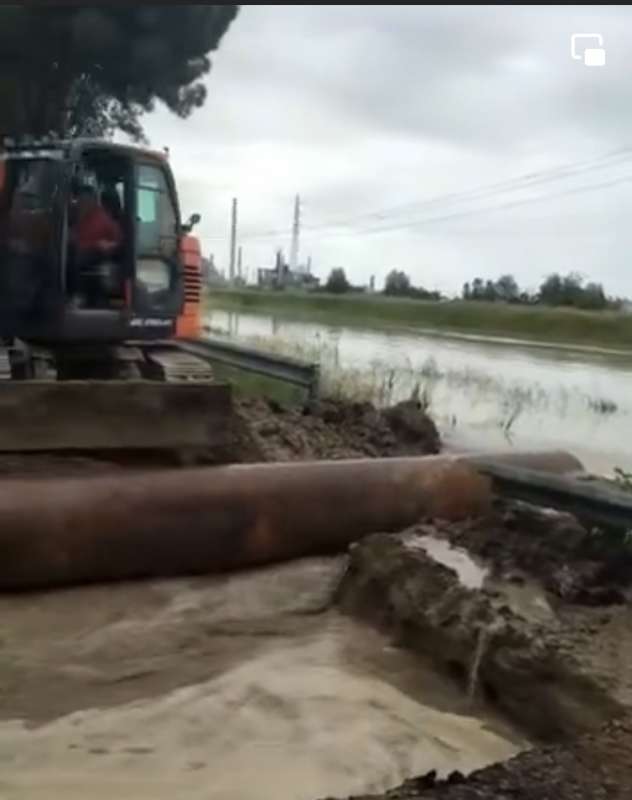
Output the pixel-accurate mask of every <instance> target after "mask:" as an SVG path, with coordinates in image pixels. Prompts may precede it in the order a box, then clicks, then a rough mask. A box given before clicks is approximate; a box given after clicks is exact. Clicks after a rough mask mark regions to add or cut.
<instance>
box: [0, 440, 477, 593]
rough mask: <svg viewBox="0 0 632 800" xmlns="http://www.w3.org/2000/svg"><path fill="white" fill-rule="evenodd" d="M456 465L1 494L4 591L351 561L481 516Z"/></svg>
mask: <svg viewBox="0 0 632 800" xmlns="http://www.w3.org/2000/svg"><path fill="white" fill-rule="evenodd" d="M490 498H491V491H490V484H489V481H488V479H487V478H485V477H483V476H481V475H480V474H479V473H478V472H477V471H476V470H475V469H474V468H473V467H471V466H470V465H468V464H467V463H465V462H464V461H463V460H461V459H459V458H456V457H451V456H432V457H426V458H399V459H376V460H362V461H334V462H319V463H302V464H295V463H293V464H254V465H238V466H229V467H212V468H204V469H188V470H177V471H165V472H153V473H151V474H130V473H121V474H117V475H109V476H99V477H92V478H66V479H61V478H59V479H53V480H45V481H34V480H29V481H18V480H8V481H2V482H1V483H0V589H3V590H24V589H34V588H46V587H53V586H62V585H71V584H78V583H86V582H94V581H108V580H123V579H130V578H140V577H150V576H155V577H158V576H171V575H187V574H188V575H191V574H203V573H211V572H219V571H223V570H229V569H233V568H236V567H241V568H243V567H248V566H252V565H256V564H263V563H266V562H272V561H280V560H284V559H290V558H296V557H300V556H307V555H312V554H318V553H327V552H336V551H341V550H343V549H344V548H345V547H346V546H347V545H348V544H349V543H351V542H353V541H355V540H357V539H359V538H360V537H362V536H364V535H366V534H369V533H372V532H377V531H396V530H400V529H403V528H405V527H407V526H409V525H411V524H414V523H415V522H416V521H418V520H419V519H421V518H422V517H427V516H434V517H442V518H448V519H458V518H463V517H466V516H470V515H475V514H478V513H481V512H483V511H484V510H485V509H486V508H487V507H488V505H489V503H490Z"/></svg>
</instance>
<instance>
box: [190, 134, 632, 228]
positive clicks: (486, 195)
mask: <svg viewBox="0 0 632 800" xmlns="http://www.w3.org/2000/svg"><path fill="white" fill-rule="evenodd" d="M631 158H632V148H627V147H626V148H620V149H619V150H615V151H613V152H611V153H608V154H605V155H602V156H599V157H597V158H593V159H590V160H588V161H583V162H577V163H575V164H569V165H562V166H558V167H554V168H551V169H548V170H541V171H539V172H534V173H527V174H525V175H522V176H518V177H516V178H512V179H508V180H505V181H500V182H496V183H493V184H489V185H487V186H482V187H478V188H475V189H470V190H466V191H463V192H449V193H446V194H443V195H436V196H434V197H431V198H428V199H426V200H422V201H417V202H415V203H409V204H405V205H400V206H395V207H391V209H383V210H382V211H379V212H367V213H365V214H360V215H356V216H354V217H350V218H347V219H346V221H339V222H337V223H320V224H317V225H305V226H303V231H306V232H307V235H309V234H310V233H312V232H315V231H326V230H328V229H333V230H334V231H336V229H338V228H341V227H342V226H343V225H349V224H352V223H353V222H360V221H362V220H363V219H370V218H373V217H378V218H381V219H382V221H386V220H387V219H388V217H389V216H394V217H397V216H401V212H402V211H406V212H407V213H408V214H410V213H412V212H413V211H415V210H421V209H423V208H426V209H429V210H441V208H442V207H444V206H446V205H447V206H448V207H449V206H453V205H455V204H459V203H463V202H471V201H472V200H481V199H492V198H494V197H496V196H499V195H505V194H508V193H515V192H516V191H524V190H526V189H531V188H535V187H536V186H541V185H545V184H548V183H552V182H558V181H561V180H566V179H568V178H573V177H579V176H582V175H584V174H586V173H589V172H593V171H595V170H603V169H609V168H611V167H613V166H620V165H621V164H622V163H625V162H627V161H629V160H630V159H631ZM626 180H628V179H627V178H624V179H616V180H614V181H609V182H605V183H603V184H590V185H588V186H586V187H575V188H570V189H568V190H565V191H563V192H559V193H555V194H553V195H550V196H551V197H560V196H564V195H566V194H574V193H576V192H582V191H588V190H590V189H597V188H605V187H608V186H612V185H615V184H616V183H621V182H625V181H626ZM548 197H549V195H538V196H536V197H534V198H526V199H524V200H519V201H515V202H512V203H506V204H503V205H501V206H493V207H486V208H483V209H469V210H465V211H461V212H455V213H453V214H448V215H445V216H442V217H437V218H434V219H437V220H438V221H439V220H441V221H442V220H443V219H451V218H456V217H460V216H468V215H471V214H478V213H486V212H488V211H493V210H501V209H503V208H512V207H514V206H519V205H527V204H529V203H531V202H535V201H537V200H540V199H542V200H546V199H547V198H548ZM416 224H421V223H419V222H415V221H414V220H413V221H407V222H400V223H398V224H397V225H395V226H386V227H384V228H382V227H378V228H373V227H369V228H365V229H359V230H356V231H354V232H353V233H367V232H379V231H380V230H382V229H384V230H388V229H397V228H405V227H411V226H414V225H416ZM288 233H289V231H287V230H268V231H262V232H260V233H253V234H245V235H244V237H243V238H244V239H248V240H265V239H268V238H277V237H279V236H285V235H288ZM351 234H352V232H351V231H340V230H338V231H337V232H334V233H330V234H329V235H328V238H330V237H333V236H336V237H338V236H349V235H351ZM205 238H206V239H207V240H209V241H210V240H211V239H215V240H219V239H222V237H205Z"/></svg>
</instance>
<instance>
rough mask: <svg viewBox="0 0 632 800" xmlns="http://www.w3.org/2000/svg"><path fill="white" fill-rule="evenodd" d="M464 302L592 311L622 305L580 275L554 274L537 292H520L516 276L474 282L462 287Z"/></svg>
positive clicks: (475, 279)
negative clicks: (561, 307)
mask: <svg viewBox="0 0 632 800" xmlns="http://www.w3.org/2000/svg"><path fill="white" fill-rule="evenodd" d="M463 299H464V300H473V301H485V302H491V303H494V302H503V303H515V304H522V305H545V306H571V307H573V308H583V309H586V310H589V311H601V310H603V309H606V308H613V309H616V308H620V307H621V304H622V301H621V300H619V299H615V298H611V297H608V296H607V295H606V293H605V291H604V288H603V286H602V285H601V284H600V283H594V282H588V283H585V282H584V279H583V278H582V276H581V275H578V274H577V273H576V272H570V273H569V274H568V275H559V274H558V273H557V272H554V273H553V274H552V275H549V276H548V277H547V278H545V279H544V281H542V283H541V284H540V286H539V288H538V290H537V291H536V292H527V291H525V290H523V289H521V288H520V286H519V285H518V282H517V281H516V279H515V278H514V277H513V275H501V277H500V278H498V280H496V281H490V280H487V281H484V280H483V279H482V278H474V280H473V281H472V282H471V283H466V284H464V286H463Z"/></svg>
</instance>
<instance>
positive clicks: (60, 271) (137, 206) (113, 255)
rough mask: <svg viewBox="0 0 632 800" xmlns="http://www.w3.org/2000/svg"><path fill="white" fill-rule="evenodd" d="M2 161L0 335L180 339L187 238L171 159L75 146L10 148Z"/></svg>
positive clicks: (109, 146) (53, 339)
mask: <svg viewBox="0 0 632 800" xmlns="http://www.w3.org/2000/svg"><path fill="white" fill-rule="evenodd" d="M0 163H1V168H0V336H3V337H19V338H20V339H23V340H26V341H42V342H46V343H47V344H52V343H73V342H80V343H86V342H94V343H99V342H111V343H113V342H120V341H126V340H130V339H134V340H148V339H165V338H170V337H171V336H173V334H174V332H175V328H176V320H177V318H178V315H179V314H180V312H181V310H182V308H183V304H184V300H185V296H184V289H185V285H184V265H183V263H182V255H181V246H180V245H181V241H182V239H183V236H184V235H185V234H186V233H187V230H186V228H183V226H182V225H181V220H180V211H179V207H178V198H177V193H176V188H175V183H174V180H173V176H172V173H171V170H170V167H169V164H168V161H167V159H166V157H165V156H164V155H163V154H162V153H155V152H151V151H148V150H144V149H141V148H136V147H128V146H125V145H119V144H113V143H110V142H104V141H92V140H76V141H73V142H38V143H30V144H24V143H22V144H20V145H13V146H12V145H11V143H9V146H6V145H5V149H4V151H3V152H2V153H0Z"/></svg>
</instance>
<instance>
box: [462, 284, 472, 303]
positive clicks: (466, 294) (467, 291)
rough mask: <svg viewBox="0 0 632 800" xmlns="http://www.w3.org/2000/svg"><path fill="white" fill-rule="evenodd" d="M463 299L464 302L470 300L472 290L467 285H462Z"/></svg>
mask: <svg viewBox="0 0 632 800" xmlns="http://www.w3.org/2000/svg"><path fill="white" fill-rule="evenodd" d="M463 299H464V300H471V299H472V290H471V289H470V284H469V283H464V284H463Z"/></svg>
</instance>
